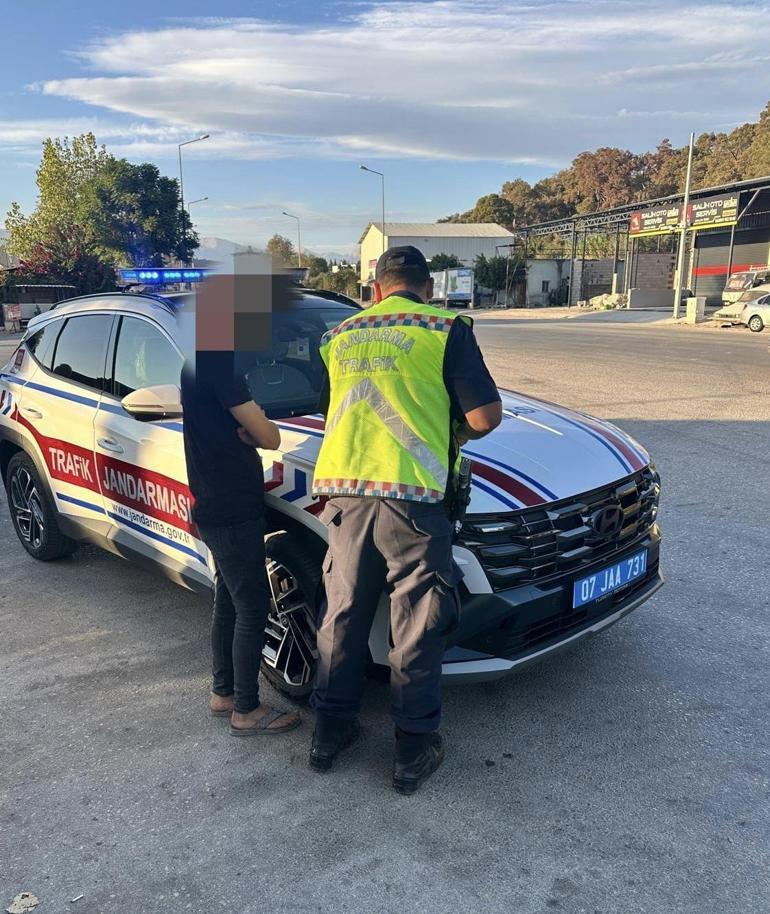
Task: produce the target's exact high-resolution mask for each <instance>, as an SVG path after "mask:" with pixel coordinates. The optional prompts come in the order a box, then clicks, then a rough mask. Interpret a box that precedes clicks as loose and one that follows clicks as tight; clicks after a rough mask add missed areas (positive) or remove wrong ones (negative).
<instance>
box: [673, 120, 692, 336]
mask: <svg viewBox="0 0 770 914" xmlns="http://www.w3.org/2000/svg"><path fill="white" fill-rule="evenodd" d="M694 144H695V134H694V133H691V134H690V146H689V150H688V154H687V178H686V180H685V185H684V203H683V205H682V221H681V224H680V228H679V248H678V250H677V256H676V283H675V289H674V317H677V318H678V317H679V314H680V312H681V305H682V302H681V299H682V286H683V285H684V276H682V274H683V273H684V254H685V248H686V246H687V229H688V227H689V216H690V213H689V209H690V181H691V179H692V153H693V146H694Z"/></svg>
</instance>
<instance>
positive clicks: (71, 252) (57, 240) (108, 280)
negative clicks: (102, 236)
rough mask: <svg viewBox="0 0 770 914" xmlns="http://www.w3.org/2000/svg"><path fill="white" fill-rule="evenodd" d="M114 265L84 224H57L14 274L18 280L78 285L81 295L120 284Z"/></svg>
mask: <svg viewBox="0 0 770 914" xmlns="http://www.w3.org/2000/svg"><path fill="white" fill-rule="evenodd" d="M116 280H117V277H116V275H115V270H114V269H113V267H112V266H111V265H110V264H108V263H106V262H105V261H104V260H103V259H102V258H101V257H100V256H99V254H98V253H97V251H96V250H95V247H94V244H93V242H91V241H90V240H89V239H88V237H87V233H86V231H85V229H83V228H82V227H80V226H67V227H63V228H60V227H54V228H52V229H51V231H50V232H49V233H48V240H47V241H46V242H38V243H37V244H35V245H34V247H33V249H32V251H31V252H30V254H29V256H28V257H25V258H23V259H22V260H21V261H20V263H19V267H18V269H17V270H16V271H15V274H14V281H15V282H25V281H29V282H40V283H45V282H50V283H62V284H66V285H72V286H75V288H76V289H77V291H78V295H85V294H88V293H90V292H109V291H113V290H114V289H115V288H116Z"/></svg>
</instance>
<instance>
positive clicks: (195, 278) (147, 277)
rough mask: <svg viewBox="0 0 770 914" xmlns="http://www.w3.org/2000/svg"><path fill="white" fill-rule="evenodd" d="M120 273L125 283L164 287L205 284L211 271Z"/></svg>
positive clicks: (164, 269)
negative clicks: (177, 283) (190, 283)
mask: <svg viewBox="0 0 770 914" xmlns="http://www.w3.org/2000/svg"><path fill="white" fill-rule="evenodd" d="M118 272H119V273H120V278H121V279H122V280H123V282H141V283H144V284H145V285H148V286H162V285H166V284H169V283H174V282H203V280H204V279H205V278H206V277H207V276H208V275H209V273H210V272H211V270H193V269H184V268H177V267H147V268H145V269H141V268H139V269H134V270H119V271H118Z"/></svg>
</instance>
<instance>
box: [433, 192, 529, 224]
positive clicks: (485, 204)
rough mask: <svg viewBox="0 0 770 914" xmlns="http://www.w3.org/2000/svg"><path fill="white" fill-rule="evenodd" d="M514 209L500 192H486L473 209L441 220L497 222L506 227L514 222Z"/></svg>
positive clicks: (440, 220)
mask: <svg viewBox="0 0 770 914" xmlns="http://www.w3.org/2000/svg"><path fill="white" fill-rule="evenodd" d="M513 218H514V211H513V206H511V203H510V201H509V200H506V199H505V197H503V196H501V195H500V194H486V195H485V196H484V197H479V199H478V200H477V201H476V205H475V206H474V207H473V209H469V210H468V211H467V212H465V213H455V214H454V215H453V216H447V217H446V218H445V219H439V220H438V221H439V222H496V223H497V224H498V225H502V226H503V227H504V228H510V227H511V225H512V224H513Z"/></svg>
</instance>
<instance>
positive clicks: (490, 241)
mask: <svg viewBox="0 0 770 914" xmlns="http://www.w3.org/2000/svg"><path fill="white" fill-rule="evenodd" d="M512 240H513V233H512V232H510V231H508V229H506V228H503V226H501V225H497V224H496V223H494V222H386V223H385V234H384V236H383V233H382V227H381V224H380V223H379V222H370V223H369V225H367V227H366V230H365V231H364V233H363V234H362V235H361V238H360V240H359V244H360V245H361V277H360V279H361V285H362V286H364V285H366V284H367V283H368V282H370V280H371V279H372V278H373V277H374V268H375V266H376V264H377V258H378V257H379V256H380V254H382V252H383V251H384V250H386V249H387V248H393V247H398V246H400V245H402V244H412V245H414V246H415V247H416V248H419V249H420V250H421V251H422V252H423V254H424V255H425V257H426V259H427V260H430V259H431V258H432V257H435V255H436V254H454V256H455V257H457V259H458V260H459V261H460V263H461V264H462V265H463V266H468V267H470V266H473V261H474V260H475V259H476V257H478V255H479V254H484V255H485V256H486V257H494V256H495V255H496V254H499V253H501V251H500V250H498V248H499V247H501V246H503V245H508V244H510V243H511V241H512Z"/></svg>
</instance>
